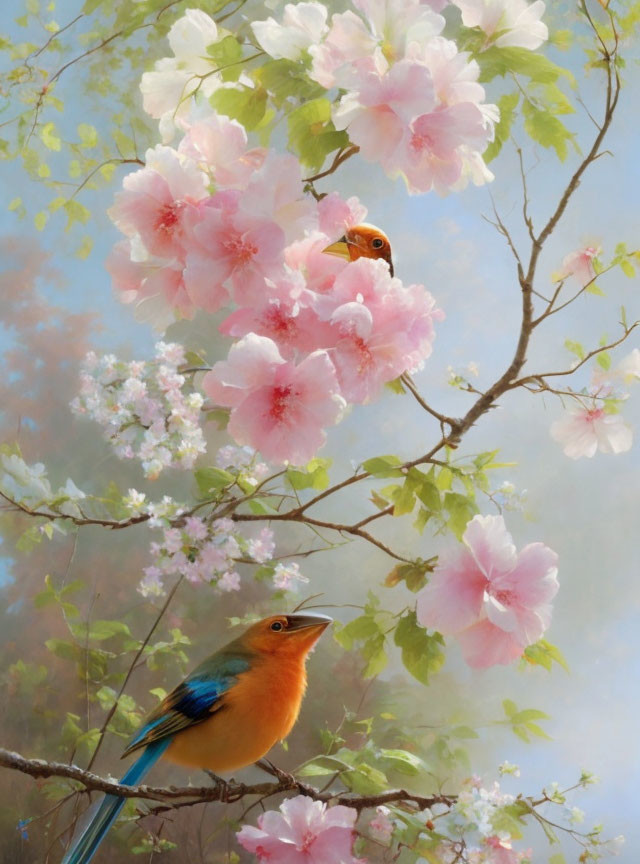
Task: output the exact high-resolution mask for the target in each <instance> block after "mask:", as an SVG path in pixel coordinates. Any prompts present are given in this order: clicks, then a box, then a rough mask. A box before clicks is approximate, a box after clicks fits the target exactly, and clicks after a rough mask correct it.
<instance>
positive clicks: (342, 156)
mask: <svg viewBox="0 0 640 864" xmlns="http://www.w3.org/2000/svg"><path fill="white" fill-rule="evenodd" d="M359 152H360V148H359V147H357V146H356V145H355V144H352V145H351V147H347V148H345V149H342V150H338V152H337V153H336V155H335V157H334V160H333V162H332V163H331V165H330V166H329V168H327V169H326V171H321V172H320V173H319V174H314V175H313V176H312V177H304V178H303V181H302V182H303V183H313V182H315V181H316V180H321V179H322V178H323V177H328V176H329V174H333V173H334V171H337V170H338V168H339V167H340V166H341V165H342V163H343V162H346V161H347V159H350V158H351V157H352V156H355V154H356V153H359Z"/></svg>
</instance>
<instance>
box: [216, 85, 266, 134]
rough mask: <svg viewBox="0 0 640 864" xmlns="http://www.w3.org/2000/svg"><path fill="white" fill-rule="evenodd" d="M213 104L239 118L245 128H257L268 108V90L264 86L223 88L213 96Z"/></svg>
mask: <svg viewBox="0 0 640 864" xmlns="http://www.w3.org/2000/svg"><path fill="white" fill-rule="evenodd" d="M210 102H211V104H212V106H213V107H214V108H215V109H216V110H217V111H218V112H219V113H220V114H226V115H227V117H231V118H232V119H233V120H238V121H239V122H240V123H242V125H243V126H244V127H245V129H247V130H249V131H251V130H253V129H255V128H256V126H257V125H258V124H259V123H260V121H261V120H262V118H263V117H264V114H265V111H266V109H267V91H266V90H265V89H264V87H242V89H240V90H236V89H233V90H232V89H228V88H221V89H220V90H216V92H215V93H214V94H213V95H212V96H211V99H210Z"/></svg>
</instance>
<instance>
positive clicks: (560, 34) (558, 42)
mask: <svg viewBox="0 0 640 864" xmlns="http://www.w3.org/2000/svg"><path fill="white" fill-rule="evenodd" d="M549 42H550V43H551V44H552V45H555V46H556V48H559V49H560V51H568V50H569V48H571V45H572V43H573V31H572V30H556V31H555V32H552V33H550V34H549Z"/></svg>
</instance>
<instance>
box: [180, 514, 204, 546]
mask: <svg viewBox="0 0 640 864" xmlns="http://www.w3.org/2000/svg"><path fill="white" fill-rule="evenodd" d="M184 530H185V533H186V534H188V535H189V537H190V538H191V540H204V539H205V537H206V536H207V533H208V532H207V526H206V525H205V523H204V520H203V519H201V518H200V517H199V516H187V517H186V518H185V520H184Z"/></svg>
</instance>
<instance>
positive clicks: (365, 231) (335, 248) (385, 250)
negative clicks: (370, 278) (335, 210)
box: [322, 222, 393, 276]
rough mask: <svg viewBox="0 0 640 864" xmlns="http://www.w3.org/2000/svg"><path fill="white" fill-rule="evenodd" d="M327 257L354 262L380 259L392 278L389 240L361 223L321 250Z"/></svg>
mask: <svg viewBox="0 0 640 864" xmlns="http://www.w3.org/2000/svg"><path fill="white" fill-rule="evenodd" d="M322 251H323V252H326V253H327V254H328V255H338V256H339V257H340V258H346V259H347V261H356V260H357V259H358V258H382V260H383V261H386V262H387V264H388V265H389V273H391V275H392V276H393V259H392V258H391V243H390V242H389V238H388V237H387V235H386V234H385V233H384V231H381V230H380V228H376V226H375V225H369V224H368V223H366V222H363V223H362V224H360V225H354V226H353V228H349V229H348V230H347V231H345V233H344V234H343V236H342V237H341V238H340V239H339V240H337V241H336V242H335V243H332V244H331V245H330V246H327V248H326V249H323V250H322Z"/></svg>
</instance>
